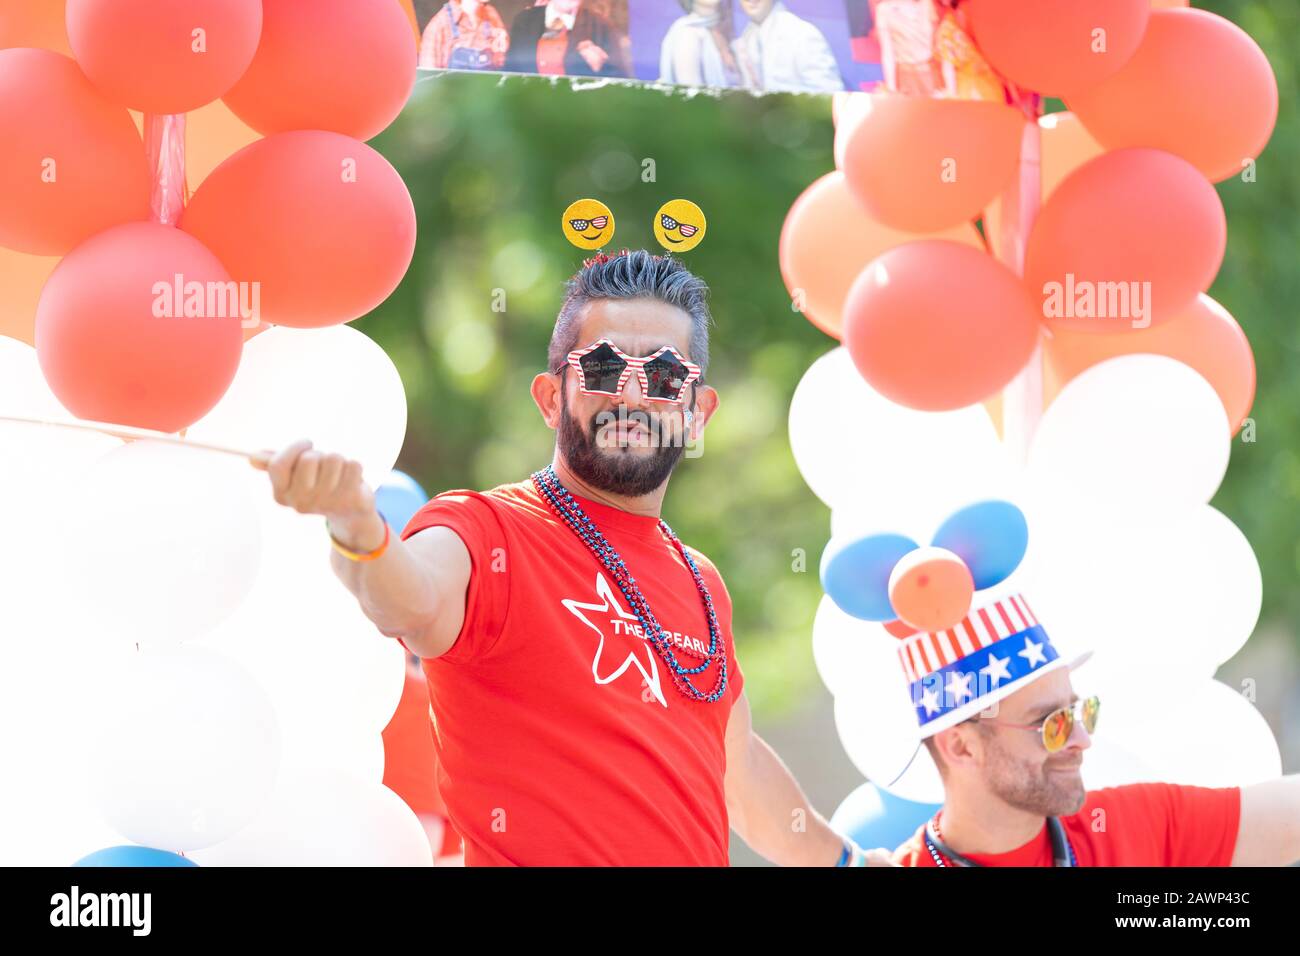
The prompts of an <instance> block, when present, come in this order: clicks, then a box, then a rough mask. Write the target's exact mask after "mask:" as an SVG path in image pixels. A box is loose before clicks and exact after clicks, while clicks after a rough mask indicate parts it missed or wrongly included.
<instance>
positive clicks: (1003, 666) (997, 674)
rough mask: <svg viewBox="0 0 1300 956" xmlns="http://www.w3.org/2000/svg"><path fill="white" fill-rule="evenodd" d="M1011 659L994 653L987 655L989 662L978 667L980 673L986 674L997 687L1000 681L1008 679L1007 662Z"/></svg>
mask: <svg viewBox="0 0 1300 956" xmlns="http://www.w3.org/2000/svg"><path fill="white" fill-rule="evenodd" d="M1010 660H1011V658H1009V657H998V655H996V654H990V655H989V662H988V663H987V664H985V665H984V666H983V667H981V668H980V673H981V674H987V675H988V676H989V680H991V681H992V682H993V686H994V687H997V686H998V683H999V682H1000V681H1004V680H1009V679H1010V677H1011V673H1010V672H1009V671H1008V670H1007V663H1008V662H1009V661H1010Z"/></svg>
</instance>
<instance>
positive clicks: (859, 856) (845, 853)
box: [835, 837, 867, 866]
mask: <svg viewBox="0 0 1300 956" xmlns="http://www.w3.org/2000/svg"><path fill="white" fill-rule="evenodd" d="M835 865H836V866H866V865H867V854H866V853H865V852H864V851H863V849H862V847H860V846H858V845H857V844H856V843H854V842H853V840H851V839H849V838H848V837H845V838H844V849H843V850H841V851H840V859H839V862H838V863H836V864H835Z"/></svg>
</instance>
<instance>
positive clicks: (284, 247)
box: [180, 130, 415, 329]
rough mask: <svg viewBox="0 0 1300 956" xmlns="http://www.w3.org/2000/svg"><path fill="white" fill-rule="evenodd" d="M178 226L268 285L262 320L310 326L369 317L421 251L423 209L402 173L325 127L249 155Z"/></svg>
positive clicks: (282, 138)
mask: <svg viewBox="0 0 1300 956" xmlns="http://www.w3.org/2000/svg"><path fill="white" fill-rule="evenodd" d="M180 226H181V228H182V229H184V230H185V231H186V232H188V233H190V234H191V235H193V236H195V237H197V238H198V239H199V240H201V241H202V242H203V243H204V244H205V245H206V246H207V247H208V248H209V249H211V250H212V251H213V252H214V253H216V255H217V257H218V258H219V259H221V261H222V262H223V263H225V265H226V268H227V269H229V270H230V274H231V275H232V276H233V277H234V278H235V279H237V280H239V281H242V282H257V283H259V284H260V285H259V288H260V294H261V317H262V319H263V320H264V321H266V322H270V323H272V324H274V325H288V326H292V327H294V328H302V329H307V328H320V327H322V326H327V325H337V324H339V323H342V322H350V321H351V320H353V319H355V318H358V317H360V316H362V315H365V314H366V313H367V312H369V311H370V310H371V309H373V308H374V307H375V306H377V305H379V303H381V302H383V301H384V299H386V298H387V297H388V295H389V293H391V292H392V291H393V289H395V288H396V287H397V284H398V283H399V282H400V281H401V280H402V276H403V275H405V274H406V268H407V266H408V265H410V262H411V256H412V254H413V253H414V251H415V208H414V207H413V206H412V205H411V196H410V194H409V193H408V192H407V191H406V184H405V183H403V182H402V177H401V176H399V175H398V173H397V170H395V169H393V167H392V166H391V165H390V164H389V162H388V160H386V159H384V157H383V156H381V155H380V154H379V153H377V152H375V150H373V149H371V148H370V147H369V146H367V145H366V144H365V143H359V142H357V141H356V140H354V139H350V138H348V137H346V136H340V135H339V134H338V133H327V132H323V131H321V130H303V131H299V132H296V133H280V134H278V135H275V136H269V137H267V138H266V139H262V140H258V141H257V142H256V143H253V144H252V145H251V146H246V147H244V148H243V149H241V150H240V151H239V152H238V153H236V154H235V155H234V156H231V157H230V159H228V160H226V161H225V162H224V163H222V164H221V165H220V166H219V167H217V169H216V170H215V171H214V172H213V173H212V175H211V176H209V177H208V178H207V180H206V181H205V182H204V183H203V185H202V186H201V187H199V190H198V192H196V193H195V194H194V197H193V199H191V201H190V204H189V206H188V207H187V208H186V210H185V213H184V215H183V216H182V217H181V222H180Z"/></svg>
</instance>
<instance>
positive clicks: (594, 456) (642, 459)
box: [558, 406, 686, 497]
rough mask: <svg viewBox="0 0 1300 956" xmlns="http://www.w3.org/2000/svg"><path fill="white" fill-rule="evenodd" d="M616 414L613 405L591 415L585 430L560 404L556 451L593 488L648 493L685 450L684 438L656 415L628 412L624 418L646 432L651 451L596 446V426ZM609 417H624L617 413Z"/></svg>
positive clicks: (640, 493) (619, 493) (666, 475)
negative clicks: (667, 426) (664, 425)
mask: <svg viewBox="0 0 1300 956" xmlns="http://www.w3.org/2000/svg"><path fill="white" fill-rule="evenodd" d="M618 414H619V410H617V409H607V410H605V411H601V412H597V413H596V414H595V415H592V416H591V422H590V423H589V427H588V430H587V431H585V432H584V431H583V430H582V428H581V427H580V426H579V425H578V422H577V420H576V419H575V418H573V417H572V416H571V415H570V414H569V409H568V407H567V406H561V408H560V430H559V436H558V441H559V443H560V452H561V453H562V454H563V455H564V460H565V462H567V463H568V465H569V469H570V470H571V471H572V472H573V473H574V474H575V475H577V476H578V477H579V478H581V479H582V480H583V481H585V482H586V483H587V484H589V485H591V487H593V488H599V489H600V490H601V491H608V492H612V493H613V494H616V495H626V496H628V497H639V496H641V495H646V494H649V493H650V492H652V491H654V490H655V489H656V488H658V487H659V486H660V485H662V484H663V483H664V482H665V481H667V480H668V476H669V475H670V474H672V471H673V469H674V468H676V467H677V461H678V459H680V458H681V457H682V452H683V451H685V450H686V448H685V442H684V441H682V440H681V436H680V435H674V434H672V432H671V430H670V429H664V428H662V427H661V425H662V422H661V420H660V419H659V418H658V417H657V416H652V415H649V414H648V413H646V414H643V415H637V414H635V413H630V414H629V415H628V418H627V419H626V420H628V421H632V422H636V423H638V424H640V425H642V426H643V427H645V428H646V429H647V430H648V431H649V432H650V434H649V437H648V438H647V439H645V441H646V443H647V444H649V445H650V446H651V453H650V454H648V455H644V454H637V453H635V452H634V451H632V449H631V448H630V447H629V448H626V449H625V448H620V447H618V446H611V447H609V448H601V447H599V446H598V445H597V444H596V432H597V429H598V428H599V427H600V425H603V424H606V423H607V422H608V421H609V420H610V419H611V416H614V415H618ZM613 420H614V421H620V420H624V419H622V418H621V417H620V418H615V419H613ZM665 432H667V434H665Z"/></svg>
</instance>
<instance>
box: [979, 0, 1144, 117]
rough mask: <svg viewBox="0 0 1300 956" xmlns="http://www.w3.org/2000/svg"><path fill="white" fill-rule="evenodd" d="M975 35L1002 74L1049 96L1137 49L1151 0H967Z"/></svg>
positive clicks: (1096, 75)
mask: <svg viewBox="0 0 1300 956" xmlns="http://www.w3.org/2000/svg"><path fill="white" fill-rule="evenodd" d="M963 9H964V10H965V11H966V16H967V21H968V23H969V24H970V31H971V36H972V37H973V38H974V40H975V43H976V45H978V46H979V48H980V52H981V53H983V54H984V56H985V58H986V59H987V60H988V61H989V65H990V66H992V67H993V69H994V70H996V71H997V72H998V73H999V74H1001V75H1002V76H1004V77H1006V78H1007V79H1008V80H1010V81H1011V82H1013V83H1015V84H1016V85H1017V86H1020V87H1023V88H1024V89H1028V90H1034V91H1036V92H1038V93H1042V94H1044V95H1045V96H1060V95H1061V94H1063V93H1065V92H1067V91H1069V90H1080V89H1087V88H1088V87H1089V86H1092V85H1093V84H1095V83H1097V82H1099V81H1100V80H1103V79H1105V78H1106V77H1107V76H1110V75H1111V74H1112V73H1114V72H1115V71H1116V70H1118V69H1119V68H1120V67H1122V66H1123V65H1124V64H1125V63H1127V62H1128V59H1129V57H1131V56H1132V55H1133V51H1135V50H1136V49H1137V48H1138V44H1139V43H1141V42H1142V32H1143V31H1144V30H1145V29H1146V26H1147V17H1148V16H1150V14H1151V6H1150V4H1149V3H1148V0H1086V2H1082V3H1081V2H1079V0H1032V2H1031V3H1026V2H1025V0H969V2H968V3H967V4H966V5H965V6H964V7H963Z"/></svg>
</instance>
